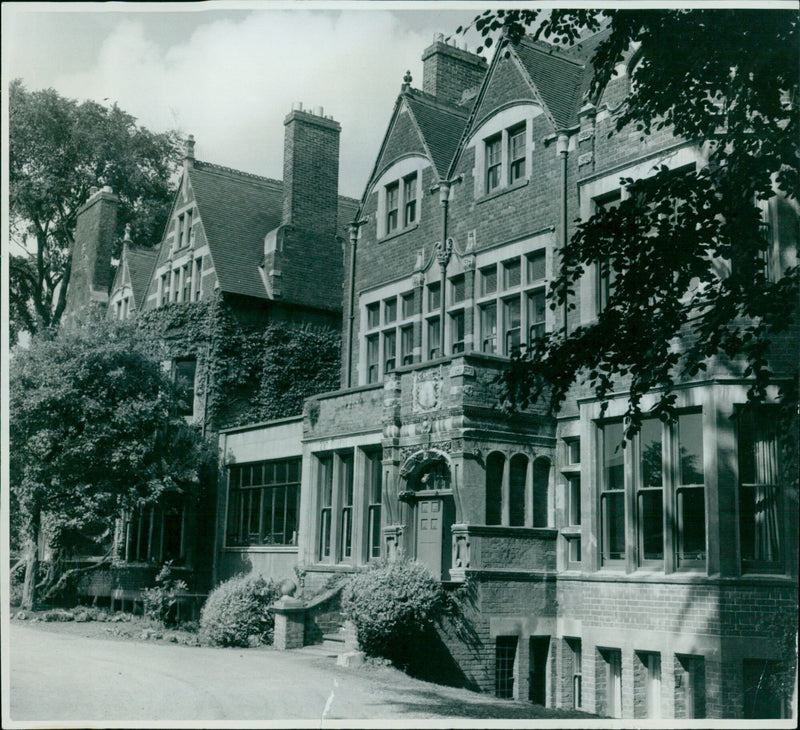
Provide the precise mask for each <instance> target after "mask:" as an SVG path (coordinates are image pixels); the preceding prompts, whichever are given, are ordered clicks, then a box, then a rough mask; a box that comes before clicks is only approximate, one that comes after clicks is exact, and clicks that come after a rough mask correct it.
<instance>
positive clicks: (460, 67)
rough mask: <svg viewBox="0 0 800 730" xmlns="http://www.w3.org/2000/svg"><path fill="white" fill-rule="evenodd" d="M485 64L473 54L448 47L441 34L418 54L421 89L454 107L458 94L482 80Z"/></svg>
mask: <svg viewBox="0 0 800 730" xmlns="http://www.w3.org/2000/svg"><path fill="white" fill-rule="evenodd" d="M486 68H487V63H486V61H485V60H484V59H483V58H481V57H480V56H478V55H477V54H475V53H470V52H469V51H467V49H466V45H464V47H463V48H458V47H457V46H456V45H455V42H453V44H452V45H451V44H448V43H447V42H445V40H444V36H443V35H442V34H441V33H436V34H435V35H434V36H433V43H432V44H431V45H430V46H428V48H426V49H425V51H424V52H423V54H422V90H423V91H424V92H426V93H427V94H432V95H433V96H436V97H438V98H439V99H441V100H442V101H446V102H449V103H450V104H458V103H459V101H460V100H461V96H462V94H463V93H464V92H465V91H466V90H467V89H471V88H473V87H475V86H478V84H480V83H481V81H483V77H484V75H485V74H486Z"/></svg>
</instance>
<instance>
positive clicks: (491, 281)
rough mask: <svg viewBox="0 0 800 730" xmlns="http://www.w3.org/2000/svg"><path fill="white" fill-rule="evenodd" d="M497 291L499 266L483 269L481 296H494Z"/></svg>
mask: <svg viewBox="0 0 800 730" xmlns="http://www.w3.org/2000/svg"><path fill="white" fill-rule="evenodd" d="M496 291H497V266H487V267H486V268H485V269H481V294H492V293H494V292H496Z"/></svg>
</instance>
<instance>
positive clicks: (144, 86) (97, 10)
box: [2, 2, 485, 198]
mask: <svg viewBox="0 0 800 730" xmlns="http://www.w3.org/2000/svg"><path fill="white" fill-rule="evenodd" d="M484 7H485V6H484V5H483V4H482V3H478V4H471V5H470V4H469V3H454V2H428V3H409V2H405V3H397V2H349V3H342V2H339V3H331V2H284V3H280V2H269V3H265V2H233V3H231V2H225V3H216V2H211V3H157V4H156V3H152V4H151V3H146V4H145V3H142V4H133V3H58V4H51V3H42V4H39V3H13V2H5V3H3V6H2V11H3V17H2V21H3V25H2V34H3V43H2V73H3V92H4V93H3V96H5V90H6V89H7V85H8V83H9V81H10V80H11V79H14V78H21V79H22V80H23V83H24V84H25V87H26V88H27V89H29V90H38V89H43V88H53V89H55V90H56V91H58V92H59V93H60V94H61V95H62V96H66V97H70V98H74V99H78V100H83V99H93V100H95V101H98V102H100V103H104V104H110V103H112V102H116V103H117V104H118V105H119V106H120V108H122V109H123V110H125V111H127V112H128V113H130V114H132V115H133V116H135V117H136V118H137V120H138V122H139V123H140V124H142V125H144V126H145V127H147V128H149V129H151V130H153V131H164V130H167V129H175V130H177V131H178V132H179V133H180V134H181V135H184V136H185V135H187V134H193V135H194V137H195V140H196V148H195V153H196V156H197V158H198V159H200V160H204V161H207V162H213V163H216V164H220V165H225V166H228V167H233V168H236V169H239V170H244V171H246V172H252V173H256V174H259V175H266V176H267V177H272V178H278V179H280V178H281V177H282V170H283V133H284V128H283V120H284V118H285V116H286V115H287V114H288V113H289V111H290V110H291V108H292V104H293V103H294V102H298V101H299V102H301V103H302V104H303V106H304V108H309V107H317V106H322V107H324V110H325V111H324V113H325V114H326V115H332V116H333V117H334V119H336V120H337V121H338V122H339V123H340V124H341V126H342V133H341V138H340V182H339V191H340V193H341V194H344V195H350V196H353V197H356V198H360V197H361V195H362V193H363V190H364V187H365V185H366V182H367V178H368V176H369V174H370V172H371V169H372V165H373V164H374V161H375V157H376V155H377V152H378V148H379V146H380V143H381V140H382V137H383V134H384V132H385V130H386V126H387V123H388V121H389V118H390V116H391V113H392V109H393V105H394V101H395V99H396V97H397V94H398V93H399V91H400V86H401V84H402V81H403V75H404V74H405V72H406V70H410V71H411V74H412V77H413V82H412V85H413V86H415V87H418V88H419V87H421V86H422V61H421V56H422V52H423V50H424V49H425V48H426V47H427V46H429V45H430V44H431V42H432V40H433V35H434V33H436V32H440V33H444V34H445V35H450V34H455V31H456V29H457V27H458V26H459V25H462V24H468V23H469V22H470V21H471V20H472V18H473V17H474V16H475V15H476V14H477V13H478V12H480V11H481V10H482V9H483V8H484ZM420 8H421V9H420ZM465 41H466V42H467V43H468V46H469V48H470V49H471V50H474V49H475V48H476V47H477V46H478V45H479V43H480V39H479V38H478V36H477V34H476V33H474V31H473V33H472V35H470V36H467V37H466V39H465V38H463V37H458V42H459V44H461V43H463V42H465Z"/></svg>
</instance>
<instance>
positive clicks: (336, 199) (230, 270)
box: [64, 104, 358, 597]
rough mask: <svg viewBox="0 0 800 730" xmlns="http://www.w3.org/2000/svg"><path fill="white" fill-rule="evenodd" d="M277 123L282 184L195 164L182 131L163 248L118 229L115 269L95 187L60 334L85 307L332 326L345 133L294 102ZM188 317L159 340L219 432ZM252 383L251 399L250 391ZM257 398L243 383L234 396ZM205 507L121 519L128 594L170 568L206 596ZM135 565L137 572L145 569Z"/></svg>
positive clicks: (120, 314) (337, 298) (112, 312)
mask: <svg viewBox="0 0 800 730" xmlns="http://www.w3.org/2000/svg"><path fill="white" fill-rule="evenodd" d="M284 125H285V138H284V150H283V156H284V174H283V180H272V179H269V178H265V177H261V176H258V175H253V174H250V173H246V172H241V171H239V170H233V169H230V168H227V167H221V166H219V165H215V164H212V163H209V162H204V161H200V160H197V159H195V154H194V147H195V142H194V138H193V137H192V136H189V138H188V140H187V142H186V146H185V154H184V161H183V172H182V175H181V178H180V182H179V185H178V189H177V192H176V194H175V199H174V202H173V205H172V210H171V212H170V216H169V220H168V223H167V225H166V227H165V231H164V235H163V238H162V240H161V242H160V243H158V245H156V246H154V247H144V246H137V245H135V244H134V243H133V242H132V241H131V240H130V235H129V233H128V232H126V234H125V238H124V240H123V242H122V253H121V257H120V261H119V265H118V266H117V269H116V272H114V271H113V269H112V267H111V256H112V249H113V244H114V237H115V235H116V234H115V228H116V209H117V204H118V199H117V197H116V196H115V195H114V193H113V191H112V190H111V189H110V188H108V187H106V188H103V189H102V190H99V191H96V192H94V193H93V194H92V196H91V197H90V199H89V200H88V201H87V202H86V203H85V204H84V206H83V207H82V208H81V209H80V211H79V213H78V220H77V230H76V236H75V248H74V250H73V253H72V261H73V278H72V284H71V286H70V289H69V297H68V302H67V308H66V311H65V315H64V316H65V323H66V324H67V326H74V325H76V324H78V323H80V321H81V320H82V319H85V318H86V317H87V316H90V314H91V311H92V310H93V309H99V310H100V311H101V312H103V311H105V312H106V313H107V316H108V317H111V318H116V319H127V318H130V317H134V316H136V315H138V314H139V313H142V312H148V311H151V310H156V309H162V308H167V307H172V308H173V309H174V310H175V311H176V312H178V311H180V310H181V309H183V310H186V309H187V308H192V307H199V306H200V305H201V304H205V303H209V302H211V301H218V302H221V303H222V304H223V305H224V307H225V310H226V312H227V313H229V315H230V316H231V317H232V318H233V319H234V320H235V321H236V322H237V323H239V324H241V325H242V327H243V328H249V329H250V330H259V329H261V330H263V328H264V327H265V326H267V325H268V324H269V323H273V322H289V323H296V324H299V325H305V324H310V325H320V326H324V327H329V328H333V329H337V330H338V329H339V328H340V326H341V307H342V300H341V280H342V258H343V256H342V246H343V243H344V241H345V239H346V236H347V229H346V225H347V223H349V222H350V221H351V220H352V219H353V216H354V214H355V211H356V209H357V204H358V203H357V201H356V200H353V199H351V198H346V197H343V196H340V195H339V194H338V172H339V133H340V126H339V124H338V122H336V121H334V119H333V118H332V117H329V116H325V115H324V114H323V110H322V109H321V108H317V109H314V110H313V111H312V110H303V108H302V104H297V105H295V108H294V109H292V111H291V112H290V113H289V114H288V115H287V117H286V119H285V121H284ZM189 320H191V316H189V315H188V314H185V313H184V314H183V315H182V316H177V317H176V318H175V321H176V322H178V324H177V325H172V324H170V325H169V327H168V328H167V330H166V331H165V332H164V343H165V350H166V353H167V354H168V356H169V358H170V359H169V360H168V361H166V362H165V363H164V366H165V367H168V368H169V369H170V370H171V372H172V373H173V375H174V378H175V380H176V382H177V383H178V385H179V386H181V389H182V392H183V395H184V398H183V401H184V403H183V415H184V416H185V417H186V418H187V420H190V421H193V422H196V423H202V424H203V427H204V429H205V430H206V431H208V432H211V433H214V432H216V431H217V430H218V429H219V428H220V426H221V425H224V423H225V421H224V420H221V419H220V418H215V417H214V416H213V415H210V414H209V413H207V410H208V409H207V402H208V397H209V393H210V390H211V389H213V388H214V387H215V384H214V382H213V380H212V379H211V378H210V377H209V376H208V373H207V371H208V367H207V359H208V358H207V354H208V349H207V348H208V344H207V342H208V340H207V339H206V340H203V341H200V340H199V339H198V340H197V341H189V342H187V341H186V338H184V337H182V336H181V335H182V334H184V333H183V332H182V330H181V327H182V325H181V323H183V322H188V321H189ZM209 337H211V335H210V336H209ZM222 346H223V347H224V343H223V345H222ZM249 386H250V388H251V391H254V390H255V389H256V388H257V386H258V383H251V384H249ZM251 391H247V389H246V387H245V388H244V389H243V393H242V394H241V398H242V400H246V398H247V395H248V393H251ZM251 394H252V393H251ZM236 406H237V403H232V404H230V407H229V408H228V410H227V411H225V412H223V418H224V417H233V416H234V415H235V408H236ZM213 489H214V487H213V485H211V491H212V493H211V495H210V497H208V499H209V500H210V504H211V508H213V504H214V500H215V496H214V494H213ZM211 508H210V507H209V504H208V503H206V504H200V505H197V506H196V507H195V508H192V509H189V508H187V505H186V504H185V501H184V500H182V499H170V498H169V496H167V497H166V498H165V499H164V500H162V503H161V504H159V505H158V506H156V507H148V508H146V509H142V510H138V511H136V512H135V513H133V514H129V515H126V516H125V517H124V519H123V520H122V521H121V523H120V525H119V527H118V530H117V535H116V539H117V543H118V546H117V547H118V556H119V558H120V559H121V561H122V562H123V563H125V564H126V566H127V568H126V572H125V575H126V576H128V577H127V578H126V579H125V586H126V590H128V589H130V590H129V593H130V596H129V597H133V596H134V595H135V594H136V590H137V589H138V587H140V586H141V585H144V584H146V583H147V582H149V581H150V580H151V579H152V577H153V576H154V575H155V573H156V572H157V567H155V566H156V565H158V564H160V563H162V562H163V561H165V560H174V561H175V564H176V565H180V566H184V567H186V568H189V569H194V575H193V577H192V579H191V583H192V585H193V586H194V587H196V588H199V589H207V587H208V584H209V580H210V572H211V553H212V547H211V546H212V544H213V515H212V514H211ZM135 566H140V567H141V571H139V573H137V571H136V570H134V569H133V568H134V567H135ZM95 583H96V585H95V586H94V587H89V588H90V589H91V591H94V592H95V595H97V594H98V592H99V593H100V594H102V592H103V591H105V592H106V593H107V592H108V590H109V589H108V586H107V583H108V580H107V576H106V577H103V578H97V579H95ZM126 595H127V594H126Z"/></svg>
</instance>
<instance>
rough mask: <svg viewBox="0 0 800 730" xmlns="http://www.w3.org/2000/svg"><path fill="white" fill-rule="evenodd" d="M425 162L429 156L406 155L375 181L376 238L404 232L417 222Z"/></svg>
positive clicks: (427, 163)
mask: <svg viewBox="0 0 800 730" xmlns="http://www.w3.org/2000/svg"><path fill="white" fill-rule="evenodd" d="M429 166H430V162H429V160H427V159H426V158H424V157H421V156H420V157H417V156H414V157H406V158H403V159H401V160H398V161H397V162H395V163H394V164H393V165H391V166H390V167H389V168H388V169H387V170H385V171H384V172H383V174H382V175H381V176H380V177H379V178H378V179H377V180H376V181H375V183H374V185H375V188H374V189H375V190H376V191H377V211H376V220H377V226H376V228H377V236H378V238H386V237H387V236H394V235H397V234H401V233H404V232H405V231H406V230H409V229H412V228H415V227H416V226H417V225H418V224H419V219H420V216H421V214H422V208H421V206H422V200H423V198H422V173H423V171H424V170H425V168H426V167H429Z"/></svg>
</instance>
